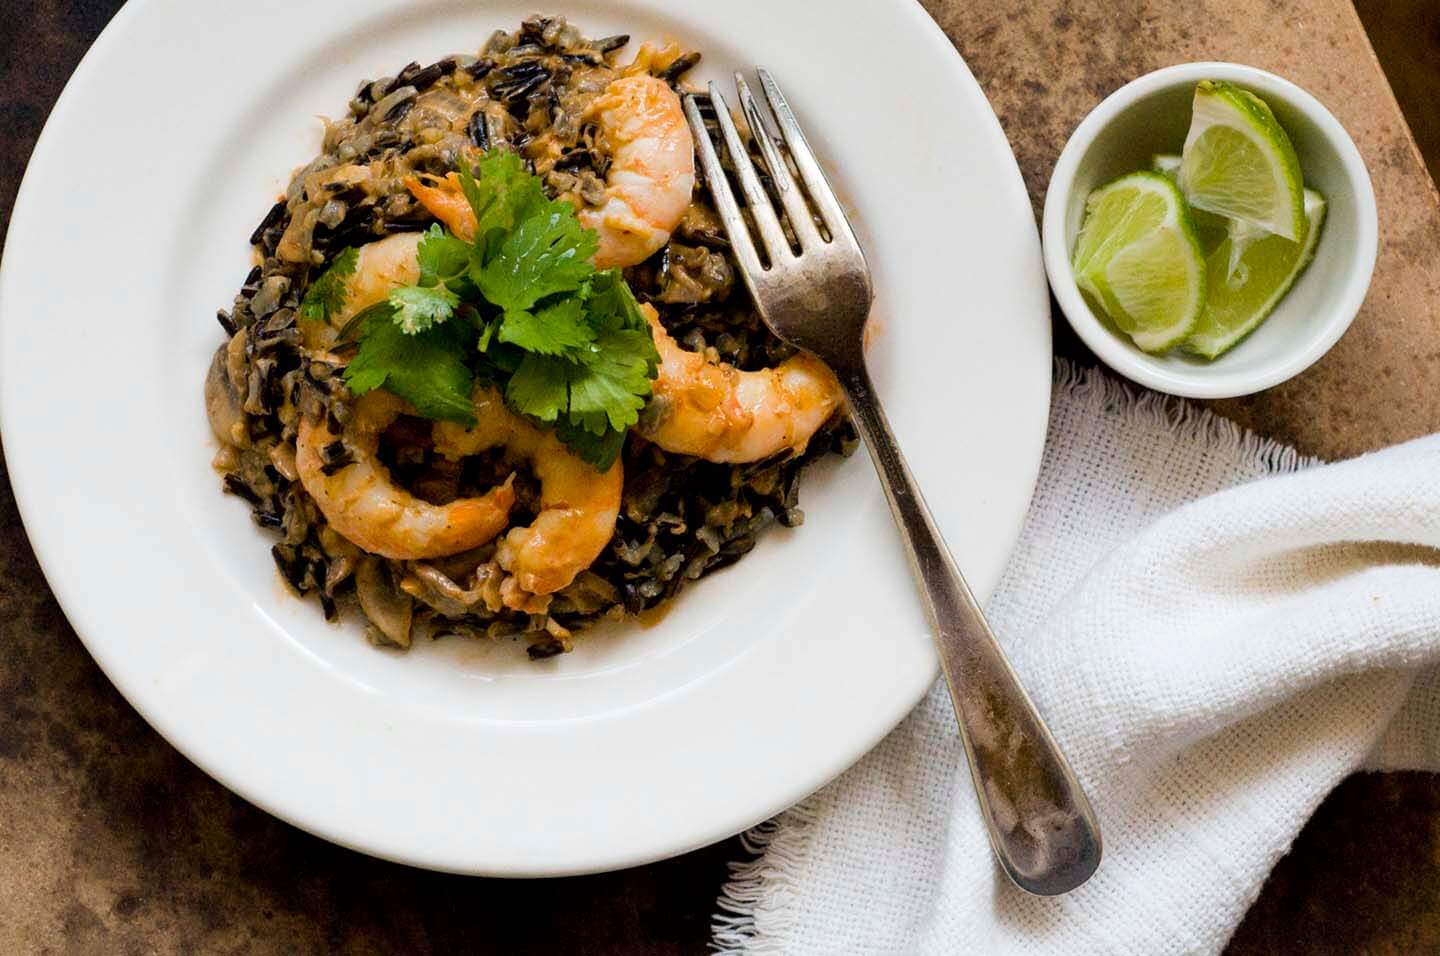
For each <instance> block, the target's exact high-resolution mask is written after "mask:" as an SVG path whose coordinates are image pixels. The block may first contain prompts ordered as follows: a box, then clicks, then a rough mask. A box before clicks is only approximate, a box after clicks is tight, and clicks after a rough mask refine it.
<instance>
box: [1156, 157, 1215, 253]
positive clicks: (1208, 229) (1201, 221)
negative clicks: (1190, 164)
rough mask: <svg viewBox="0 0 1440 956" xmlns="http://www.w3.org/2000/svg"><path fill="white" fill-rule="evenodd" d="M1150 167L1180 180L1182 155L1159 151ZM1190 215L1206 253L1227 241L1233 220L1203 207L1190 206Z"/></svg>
mask: <svg viewBox="0 0 1440 956" xmlns="http://www.w3.org/2000/svg"><path fill="white" fill-rule="evenodd" d="M1150 168H1151V169H1153V170H1155V172H1157V173H1159V174H1160V175H1162V176H1165V177H1168V178H1169V179H1172V180H1174V181H1175V182H1176V183H1179V181H1180V156H1179V154H1178V153H1157V154H1156V155H1155V156H1153V157H1151V159H1150ZM1190 216H1191V218H1193V219H1194V220H1195V234H1196V235H1197V236H1199V237H1200V248H1201V249H1204V250H1205V255H1207V256H1208V255H1210V253H1212V252H1214V251H1215V247H1216V246H1218V245H1220V243H1222V242H1224V241H1225V236H1226V234H1227V233H1228V232H1229V230H1230V223H1231V222H1232V221H1233V220H1230V219H1226V218H1225V217H1224V216H1217V215H1215V214H1214V213H1213V212H1206V211H1205V210H1203V209H1196V208H1194V207H1193V206H1192V207H1191V208H1190Z"/></svg>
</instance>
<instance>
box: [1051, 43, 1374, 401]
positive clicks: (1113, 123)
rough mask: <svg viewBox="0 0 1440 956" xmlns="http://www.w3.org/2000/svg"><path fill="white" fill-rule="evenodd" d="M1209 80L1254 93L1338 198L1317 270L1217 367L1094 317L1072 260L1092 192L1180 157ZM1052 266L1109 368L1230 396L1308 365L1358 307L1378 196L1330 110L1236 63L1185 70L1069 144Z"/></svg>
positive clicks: (1057, 193)
mask: <svg viewBox="0 0 1440 956" xmlns="http://www.w3.org/2000/svg"><path fill="white" fill-rule="evenodd" d="M1201 80H1229V81H1230V82H1232V83H1236V84H1238V85H1240V86H1242V87H1244V88H1245V89H1248V90H1250V91H1251V92H1252V93H1255V94H1256V95H1257V96H1259V97H1260V98H1261V99H1263V100H1265V102H1267V103H1269V104H1270V107H1271V108H1272V109H1273V110H1274V111H1275V115H1276V117H1277V118H1278V119H1279V120H1280V125H1281V126H1283V127H1284V128H1285V131H1286V132H1287V133H1289V134H1290V139H1291V141H1292V142H1293V143H1294V144H1295V152H1296V153H1297V154H1299V157H1300V168H1301V170H1302V171H1303V173H1304V175H1305V185H1306V186H1309V187H1312V188H1314V189H1318V190H1319V191H1320V192H1321V193H1323V194H1324V195H1325V198H1326V199H1327V200H1328V201H1329V208H1328V210H1327V212H1326V216H1325V225H1324V231H1323V232H1322V233H1321V234H1320V242H1319V245H1318V246H1317V247H1316V250H1315V259H1314V261H1313V262H1311V264H1310V268H1308V269H1307V270H1305V273H1304V274H1303V275H1302V276H1301V277H1300V278H1299V280H1297V281H1296V283H1295V285H1294V287H1292V288H1291V290H1290V292H1289V294H1288V295H1286V296H1285V298H1284V299H1282V300H1281V302H1280V304H1279V305H1278V306H1276V308H1275V311H1274V312H1272V313H1271V314H1270V317H1269V318H1268V319H1266V320H1265V321H1264V322H1263V323H1261V325H1260V327H1259V328H1258V329H1256V330H1255V331H1254V332H1253V333H1252V334H1251V335H1250V336H1249V337H1248V338H1246V339H1245V340H1244V341H1243V342H1241V343H1240V344H1239V345H1237V346H1235V347H1234V348H1233V349H1231V350H1230V351H1229V352H1227V353H1225V354H1224V355H1222V356H1220V358H1218V359H1216V360H1214V361H1213V362H1207V361H1205V360H1204V359H1201V358H1195V357H1189V356H1186V355H1184V354H1182V353H1180V352H1178V351H1177V352H1171V353H1169V354H1165V355H1147V354H1146V353H1144V352H1142V351H1140V350H1139V349H1138V348H1136V347H1135V345H1134V343H1132V342H1131V341H1130V339H1129V338H1128V337H1127V336H1125V335H1124V334H1123V333H1121V332H1119V331H1118V330H1116V329H1115V328H1114V327H1113V326H1112V325H1111V324H1110V323H1109V322H1108V320H1105V319H1104V318H1103V317H1098V316H1096V315H1095V314H1094V312H1092V311H1091V309H1090V306H1089V305H1088V304H1087V303H1086V301H1085V299H1084V297H1083V296H1081V294H1080V289H1079V287H1078V286H1077V285H1076V284H1075V278H1074V276H1073V275H1072V274H1071V271H1070V253H1071V251H1072V250H1073V249H1074V247H1075V237H1076V235H1077V234H1078V233H1079V231H1080V222H1081V219H1082V218H1083V217H1084V213H1085V199H1086V197H1088V196H1089V195H1090V191H1091V190H1093V189H1094V188H1096V187H1097V186H1102V185H1104V184H1105V183H1108V182H1110V181H1111V180H1113V179H1115V178H1117V177H1119V176H1122V175H1124V174H1126V173H1131V172H1135V171H1136V170H1141V169H1149V168H1150V160H1151V157H1152V156H1153V155H1155V154H1156V153H1179V152H1180V147H1181V146H1182V145H1184V143H1185V133H1186V130H1188V129H1189V127H1190V104H1191V99H1192V98H1193V96H1194V93H1195V85H1196V84H1197V83H1199V82H1200V81H1201ZM1042 231H1043V238H1044V243H1045V270H1046V272H1048V273H1049V275H1050V287H1051V288H1052V289H1053V290H1054V292H1055V298H1056V299H1057V300H1058V301H1059V303H1060V308H1061V309H1062V310H1064V312H1065V317H1066V318H1068V319H1069V320H1070V324H1071V326H1073V327H1074V329H1075V331H1076V333H1078V334H1079V336H1080V338H1081V339H1083V340H1084V342H1085V344H1086V345H1088V346H1089V347H1090V348H1091V350H1092V351H1094V352H1095V354H1096V355H1098V356H1099V357H1100V359H1101V360H1102V361H1104V362H1105V364H1106V365H1109V366H1110V367H1111V368H1113V369H1114V370H1115V371H1117V372H1119V373H1120V374H1122V375H1124V376H1126V377H1127V378H1130V379H1132V380H1134V381H1136V382H1139V383H1140V384H1141V385H1147V386H1149V387H1150V388H1153V389H1156V390H1158V391H1162V392H1169V393H1170V394H1172V395H1183V396H1185V397H1188V398H1230V397H1233V396H1236V395H1249V394H1251V393H1252V392H1258V391H1260V390H1261V389H1263V388H1269V387H1270V386H1272V385H1277V384H1279V383H1280V382H1283V381H1285V380H1286V379H1289V378H1291V377H1293V376H1295V375H1298V374H1299V373H1300V372H1302V371H1304V370H1305V369H1307V368H1309V367H1310V366H1311V365H1312V364H1314V362H1315V361H1316V360H1318V359H1319V358H1320V356H1322V355H1324V354H1325V353H1326V352H1327V351H1329V349H1330V346H1332V345H1334V344H1335V342H1336V341H1337V340H1338V339H1339V338H1340V336H1341V335H1343V334H1344V332H1345V330H1346V329H1347V328H1348V327H1349V326H1350V323H1351V321H1352V320H1354V318H1355V313H1356V312H1358V311H1359V310H1360V303H1361V302H1362V301H1364V299H1365V292H1366V290H1367V289H1368V288H1369V286H1370V275H1371V273H1372V272H1373V271H1374V269H1375V250H1376V241H1377V240H1376V237H1377V233H1378V227H1377V223H1376V211H1375V192H1374V189H1373V188H1372V187H1371V185H1370V174H1369V172H1367V171H1366V169H1365V162H1364V160H1362V159H1361V158H1360V151H1359V150H1357V149H1356V148H1355V143H1354V142H1353V141H1351V139H1350V136H1349V135H1348V134H1347V133H1346V132H1345V129H1344V127H1342V126H1341V125H1340V123H1339V121H1338V120H1336V119H1335V117H1334V116H1333V115H1331V113H1330V111H1329V110H1327V109H1326V108H1325V107H1323V106H1321V105H1320V102H1319V101H1318V100H1316V99H1315V97H1313V96H1311V95H1310V94H1309V93H1306V92H1305V91H1304V90H1302V89H1300V88H1299V87H1298V86H1296V85H1295V84H1293V83H1291V82H1289V81H1288V80H1283V79H1281V78H1280V77H1278V76H1275V75H1274V74H1273V73H1266V72H1265V71H1264V70H1257V69H1255V68H1254V67H1249V66H1241V65H1239V64H1236V63H1184V64H1181V65H1179V66H1171V67H1166V68H1165V69H1163V70H1156V71H1155V72H1154V73H1149V74H1146V75H1145V76H1142V77H1140V78H1139V79H1137V80H1134V81H1133V82H1131V83H1128V84H1126V85H1125V86H1123V87H1121V88H1120V89H1118V90H1116V91H1115V92H1114V93H1111V94H1110V96H1108V97H1107V98H1106V99H1105V101H1104V102H1103V103H1101V104H1100V105H1099V106H1097V107H1096V108H1095V109H1094V111H1093V112H1091V113H1090V115H1089V116H1087V117H1085V120H1084V121H1083V122H1082V123H1081V124H1080V125H1079V127H1077V128H1076V130H1075V132H1074V133H1073V134H1072V135H1071V137H1070V141H1069V142H1068V143H1066V144H1065V149H1064V151H1063V152H1062V153H1061V154H1060V159H1059V161H1058V162H1056V164H1055V172H1054V173H1053V174H1052V175H1051V177H1050V190H1049V192H1048V194H1047V195H1046V197H1045V221H1044V225H1043V230H1042Z"/></svg>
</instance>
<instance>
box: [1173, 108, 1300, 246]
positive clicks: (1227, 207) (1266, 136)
mask: <svg viewBox="0 0 1440 956" xmlns="http://www.w3.org/2000/svg"><path fill="white" fill-rule="evenodd" d="M1182 157H1183V158H1182V161H1181V165H1180V188H1181V189H1182V190H1183V191H1184V193H1185V198H1186V199H1187V200H1189V202H1190V205H1191V206H1194V207H1195V208H1196V209H1203V210H1205V211H1207V212H1213V213H1216V214H1218V215H1221V216H1225V217H1227V218H1230V219H1238V220H1240V221H1241V222H1246V223H1249V224H1250V225H1252V226H1256V227H1259V228H1260V229H1262V230H1264V231H1265V232H1269V233H1274V234H1275V235H1277V236H1284V237H1285V238H1286V239H1290V240H1292V241H1298V240H1299V239H1300V237H1301V236H1303V235H1304V234H1305V185H1304V180H1303V178H1302V177H1301V175H1300V160H1299V159H1298V158H1297V157H1296V156H1295V147H1294V146H1292V145H1291V144H1290V137H1289V136H1286V135H1285V130H1283V129H1281V127H1280V123H1279V121H1278V120H1276V119H1275V114H1274V113H1272V112H1271V111H1270V107H1269V105H1268V104H1266V103H1265V101H1264V100H1262V99H1260V98H1259V97H1258V96H1256V95H1255V94H1253V93H1250V92H1248V91H1246V90H1242V89H1240V87H1238V86H1235V85H1234V84H1233V83H1221V82H1213V81H1210V80H1204V81H1202V82H1201V83H1200V84H1199V85H1198V86H1197V87H1196V88H1195V101H1194V107H1193V112H1192V114H1191V118H1190V132H1189V134H1188V135H1186V137H1185V149H1184V151H1183V153H1182Z"/></svg>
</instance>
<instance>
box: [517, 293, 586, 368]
mask: <svg viewBox="0 0 1440 956" xmlns="http://www.w3.org/2000/svg"><path fill="white" fill-rule="evenodd" d="M499 335H500V341H502V342H508V343H509V344H511V345H517V346H519V347H520V348H522V349H525V350H526V351H528V352H538V353H540V354H541V355H564V354H566V353H567V352H570V351H572V350H574V349H578V348H581V347H583V346H585V345H589V344H590V343H591V342H593V341H594V340H595V330H594V329H592V328H591V327H590V324H589V323H588V322H586V321H585V303H584V301H583V300H581V299H580V298H578V297H571V298H568V299H561V300H560V301H559V302H556V303H555V304H554V305H549V306H546V307H545V308H543V309H540V310H538V311H536V312H524V311H515V312H506V313H505V315H504V317H503V318H502V320H501V322H500V333H499Z"/></svg>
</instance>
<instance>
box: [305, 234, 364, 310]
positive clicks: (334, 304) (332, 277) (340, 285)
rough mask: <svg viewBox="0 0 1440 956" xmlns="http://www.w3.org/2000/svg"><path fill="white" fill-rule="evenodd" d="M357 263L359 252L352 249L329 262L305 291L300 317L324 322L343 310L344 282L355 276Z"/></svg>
mask: <svg viewBox="0 0 1440 956" xmlns="http://www.w3.org/2000/svg"><path fill="white" fill-rule="evenodd" d="M359 262H360V250H359V249H355V248H353V247H351V248H348V249H345V250H344V251H342V252H341V253H340V254H339V255H338V256H336V257H335V258H334V259H333V260H331V262H330V267H329V268H328V269H326V270H325V271H324V272H322V273H321V274H320V276H319V278H317V279H316V280H315V281H314V282H312V283H310V288H308V289H306V290H305V298H303V299H301V300H300V317H301V318H302V319H310V320H312V321H316V322H324V321H325V320H326V319H328V318H330V316H332V315H334V314H335V313H336V312H339V311H340V310H341V309H343V308H345V298H346V294H345V280H346V279H347V278H349V277H350V276H352V275H354V274H355V267H356V265H358V264H359Z"/></svg>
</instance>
